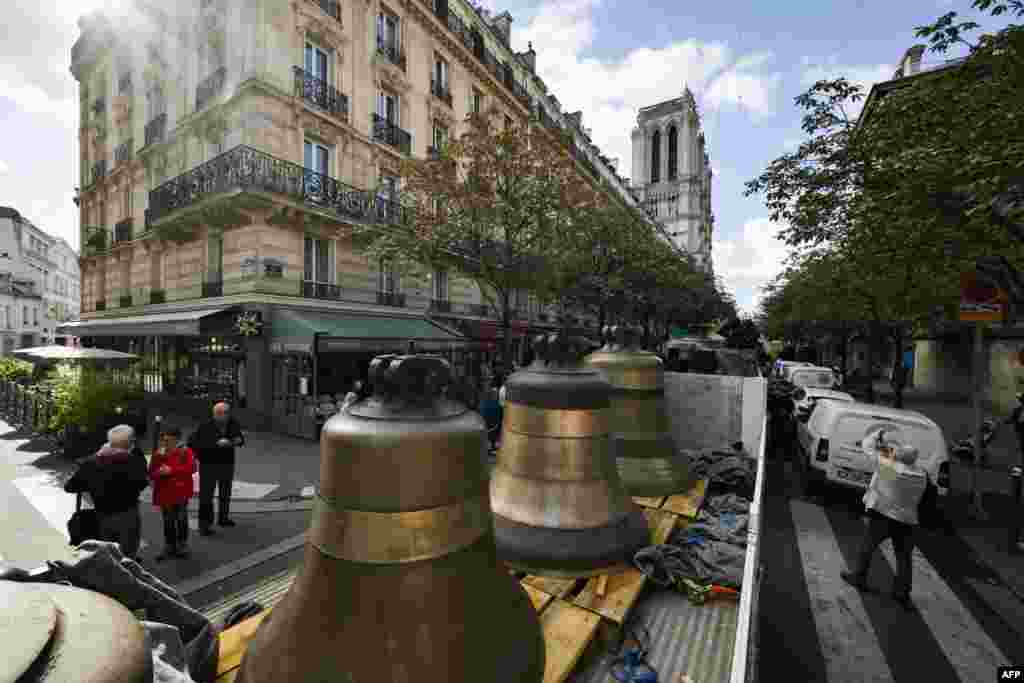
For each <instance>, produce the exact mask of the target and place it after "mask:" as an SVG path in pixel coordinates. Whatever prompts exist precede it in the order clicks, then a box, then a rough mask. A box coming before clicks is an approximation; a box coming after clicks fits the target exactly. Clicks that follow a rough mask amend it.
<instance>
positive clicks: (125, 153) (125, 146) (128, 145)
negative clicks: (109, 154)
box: [114, 138, 135, 164]
mask: <svg viewBox="0 0 1024 683" xmlns="http://www.w3.org/2000/svg"><path fill="white" fill-rule="evenodd" d="M134 142H135V141H134V140H132V139H131V138H128V139H127V140H125V141H124V142H122V143H121V144H120V145H118V146H117V147H115V148H114V163H116V164H120V163H122V162H125V161H129V160H130V159H131V158H132V144H133V143H134Z"/></svg>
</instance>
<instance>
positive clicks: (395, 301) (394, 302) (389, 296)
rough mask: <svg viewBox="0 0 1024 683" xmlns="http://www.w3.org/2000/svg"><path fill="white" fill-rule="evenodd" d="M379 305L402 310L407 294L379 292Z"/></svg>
mask: <svg viewBox="0 0 1024 683" xmlns="http://www.w3.org/2000/svg"><path fill="white" fill-rule="evenodd" d="M377 305H378V306H394V307H396V308H402V307H404V306H405V294H403V293H401V292H377Z"/></svg>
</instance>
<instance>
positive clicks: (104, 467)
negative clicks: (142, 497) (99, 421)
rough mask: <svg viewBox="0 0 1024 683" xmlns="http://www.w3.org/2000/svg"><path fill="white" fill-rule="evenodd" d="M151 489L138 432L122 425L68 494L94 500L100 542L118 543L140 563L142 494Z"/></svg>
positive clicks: (78, 474) (80, 469)
mask: <svg viewBox="0 0 1024 683" xmlns="http://www.w3.org/2000/svg"><path fill="white" fill-rule="evenodd" d="M147 486H149V472H148V470H147V468H146V456H145V455H144V454H143V452H142V450H141V449H139V448H138V447H137V446H135V430H134V429H133V428H132V427H131V426H129V425H124V424H122V425H117V426H116V427H113V428H111V429H110V431H108V432H107V443H106V444H105V445H104V446H103V447H102V448H100V450H99V451H97V452H96V454H95V455H92V456H89V457H87V458H85V459H84V460H83V461H82V462H81V464H80V465H79V467H78V470H77V471H76V472H75V474H74V475H73V476H72V477H71V478H70V479H69V480H68V481H67V483H66V484H64V490H65V491H67V492H68V493H79V494H88V495H89V497H90V498H91V499H92V503H93V507H94V508H95V509H96V516H97V518H98V522H99V534H98V536H99V538H97V539H96V540H99V541H107V542H109V543H117V544H118V545H120V546H121V552H122V553H124V555H125V556H126V557H129V558H131V559H133V560H137V559H138V554H139V543H140V541H141V540H142V518H141V517H140V516H139V494H141V493H142V492H143V491H144V490H145V489H146V487H147Z"/></svg>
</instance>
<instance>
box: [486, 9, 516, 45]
mask: <svg viewBox="0 0 1024 683" xmlns="http://www.w3.org/2000/svg"><path fill="white" fill-rule="evenodd" d="M491 26H493V27H494V29H495V30H496V31H497V32H498V35H499V36H501V39H502V41H503V42H504V43H505V45H508V41H509V37H510V35H511V33H512V15H511V14H509V13H508V12H502V13H501V14H499V15H498V16H496V17H494V19H492V20H491Z"/></svg>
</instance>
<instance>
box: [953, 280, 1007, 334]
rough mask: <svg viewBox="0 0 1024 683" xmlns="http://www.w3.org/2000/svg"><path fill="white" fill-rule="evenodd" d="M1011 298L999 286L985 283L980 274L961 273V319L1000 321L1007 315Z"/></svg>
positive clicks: (966, 320) (968, 320) (969, 320)
mask: <svg viewBox="0 0 1024 683" xmlns="http://www.w3.org/2000/svg"><path fill="white" fill-rule="evenodd" d="M1008 301H1009V298H1008V297H1007V296H1006V292H1004V291H1003V290H1001V289H999V288H998V287H992V286H990V285H987V284H985V283H983V282H982V281H981V280H980V279H979V278H978V274H977V273H976V272H974V271H968V272H966V273H961V274H960V320H962V321H965V322H999V321H1001V320H1003V319H1004V317H1005V316H1006V304H1007V302H1008Z"/></svg>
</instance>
